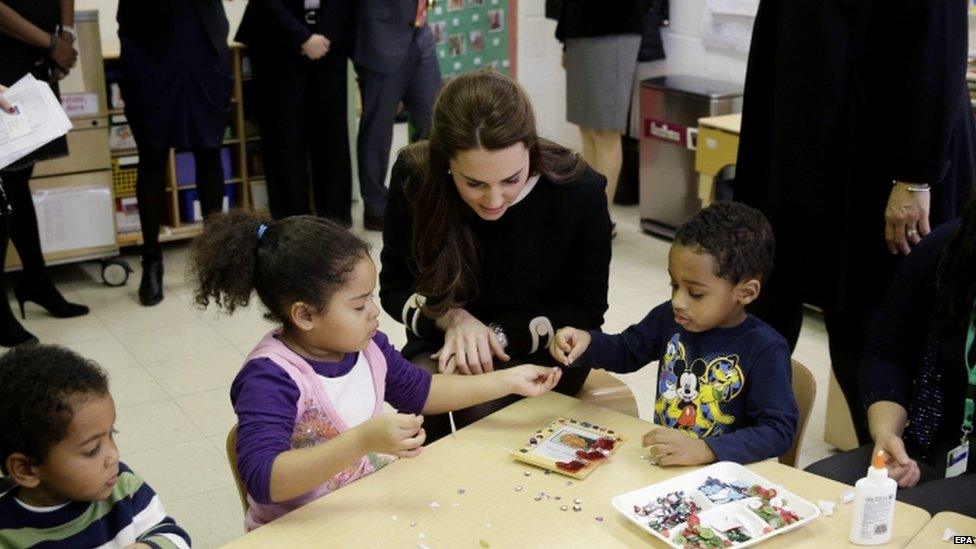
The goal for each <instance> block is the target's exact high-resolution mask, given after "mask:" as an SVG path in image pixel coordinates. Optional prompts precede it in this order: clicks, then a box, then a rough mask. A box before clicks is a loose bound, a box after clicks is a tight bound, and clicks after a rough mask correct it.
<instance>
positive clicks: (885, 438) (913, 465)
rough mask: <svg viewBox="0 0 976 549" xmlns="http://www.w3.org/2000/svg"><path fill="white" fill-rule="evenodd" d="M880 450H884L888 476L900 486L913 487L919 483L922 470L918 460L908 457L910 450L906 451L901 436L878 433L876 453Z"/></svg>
mask: <svg viewBox="0 0 976 549" xmlns="http://www.w3.org/2000/svg"><path fill="white" fill-rule="evenodd" d="M879 450H884V453H885V467H887V468H888V476H889V477H891V478H892V479H894V480H895V482H897V483H898V487H899V488H911V487H912V486H915V485H916V484H918V480H919V478H921V476H922V471H921V469H919V468H918V462H916V461H915V460H914V459H912V458H910V457H908V452H906V451H905V443H904V442H903V441H902V439H901V437H900V436H898V435H896V434H893V433H881V434H879V435H877V436H876V437H875V442H874V454H877V453H878V451H879ZM874 454H872V455H874Z"/></svg>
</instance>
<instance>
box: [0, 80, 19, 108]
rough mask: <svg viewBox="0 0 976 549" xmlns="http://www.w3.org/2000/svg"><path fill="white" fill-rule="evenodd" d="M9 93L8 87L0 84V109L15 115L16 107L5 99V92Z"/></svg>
mask: <svg viewBox="0 0 976 549" xmlns="http://www.w3.org/2000/svg"><path fill="white" fill-rule="evenodd" d="M5 91H7V86H4V85H3V84H0V109H3V110H4V111H6V112H8V113H10V114H13V113H14V112H16V111H15V109H14V106H13V105H11V104H10V102H9V101H7V100H6V99H4V98H3V92H5Z"/></svg>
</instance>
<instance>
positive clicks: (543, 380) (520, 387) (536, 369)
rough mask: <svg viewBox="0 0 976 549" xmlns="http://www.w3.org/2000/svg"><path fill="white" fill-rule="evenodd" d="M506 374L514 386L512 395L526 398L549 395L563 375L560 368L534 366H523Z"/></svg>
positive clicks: (509, 370)
mask: <svg viewBox="0 0 976 549" xmlns="http://www.w3.org/2000/svg"><path fill="white" fill-rule="evenodd" d="M504 372H505V374H507V377H508V379H509V382H510V383H511V385H512V389H511V393H512V394H515V395H522V396H524V397H535V396H539V395H543V394H545V393H548V392H549V391H551V390H552V388H553V387H555V386H556V384H557V383H559V378H561V377H562V375H563V371H562V370H560V369H559V368H544V367H542V366H536V365H534V364H522V365H521V366H515V367H514V368H509V369H508V370H504Z"/></svg>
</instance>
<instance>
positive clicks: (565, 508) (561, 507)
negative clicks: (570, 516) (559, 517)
mask: <svg viewBox="0 0 976 549" xmlns="http://www.w3.org/2000/svg"><path fill="white" fill-rule="evenodd" d="M559 510H560V511H569V507H568V506H566V505H560V506H559Z"/></svg>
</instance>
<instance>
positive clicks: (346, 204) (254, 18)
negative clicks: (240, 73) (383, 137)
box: [236, 0, 352, 227]
mask: <svg viewBox="0 0 976 549" xmlns="http://www.w3.org/2000/svg"><path fill="white" fill-rule="evenodd" d="M348 12H349V10H348V0H251V1H250V2H248V4H247V9H246V10H245V11H244V17H243V19H241V26H240V28H239V29H238V30H237V36H236V39H237V41H238V42H243V43H244V44H247V46H248V47H249V48H250V49H249V53H250V55H251V64H252V68H253V71H254V85H255V87H256V88H257V112H258V124H259V126H260V128H261V143H262V152H263V153H264V162H265V173H266V175H267V178H268V203H269V206H270V208H271V215H272V216H274V217H275V218H276V219H280V218H282V217H288V216H291V215H303V214H308V213H311V207H310V204H309V198H308V181H309V177H308V176H309V174H308V168H309V160H311V169H312V194H313V195H314V198H315V211H316V213H317V214H318V215H321V216H323V217H329V218H331V219H333V220H334V221H336V222H337V223H339V224H341V225H344V226H346V227H350V226H352V214H351V213H350V208H351V203H352V161H351V160H350V153H349V127H348V123H347V118H346V111H347V105H346V100H347V91H346V85H347V80H348V79H347V76H346V74H347V70H346V49H347V45H346V27H347V26H348V18H347V14H348Z"/></svg>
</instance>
